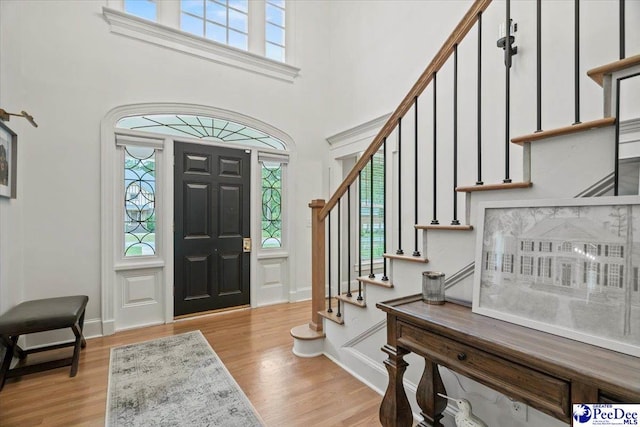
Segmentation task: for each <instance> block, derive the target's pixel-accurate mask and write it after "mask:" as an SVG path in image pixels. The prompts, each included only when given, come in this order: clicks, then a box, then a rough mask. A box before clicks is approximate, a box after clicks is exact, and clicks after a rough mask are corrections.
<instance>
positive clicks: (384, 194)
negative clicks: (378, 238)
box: [382, 137, 389, 282]
mask: <svg viewBox="0 0 640 427" xmlns="http://www.w3.org/2000/svg"><path fill="white" fill-rule="evenodd" d="M382 186H383V190H382V209H383V210H382V226H383V229H384V236H383V239H382V253H386V252H387V138H386V137H385V138H384V140H383V142H382ZM382 263H383V264H382V280H383V281H385V282H386V281H388V280H389V278H388V277H387V258H385V257H384V256H383V257H382Z"/></svg>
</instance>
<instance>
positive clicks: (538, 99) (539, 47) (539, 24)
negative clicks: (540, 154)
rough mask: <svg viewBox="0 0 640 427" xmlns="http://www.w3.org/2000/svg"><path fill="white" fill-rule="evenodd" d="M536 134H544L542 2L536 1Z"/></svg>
mask: <svg viewBox="0 0 640 427" xmlns="http://www.w3.org/2000/svg"><path fill="white" fill-rule="evenodd" d="M536 56H537V64H536V111H537V119H536V132H542V0H536Z"/></svg>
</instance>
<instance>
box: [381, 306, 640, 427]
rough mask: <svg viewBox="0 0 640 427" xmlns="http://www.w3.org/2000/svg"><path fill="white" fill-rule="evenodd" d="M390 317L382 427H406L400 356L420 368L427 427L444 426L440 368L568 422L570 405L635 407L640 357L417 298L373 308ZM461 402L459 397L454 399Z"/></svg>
mask: <svg viewBox="0 0 640 427" xmlns="http://www.w3.org/2000/svg"><path fill="white" fill-rule="evenodd" d="M376 306H377V307H378V308H379V309H381V310H383V311H385V312H386V313H387V344H386V345H385V346H384V347H383V348H382V350H383V351H384V352H385V353H387V354H388V355H389V357H388V358H387V360H386V361H385V366H386V368H387V371H388V372H389V384H388V386H387V391H386V393H385V395H384V399H383V401H382V405H381V407H380V421H381V422H382V425H383V426H385V427H389V426H394V427H395V426H398V427H399V426H411V425H412V423H413V419H412V415H411V407H410V406H409V400H408V399H407V396H406V394H405V391H404V386H403V384H402V377H403V375H404V371H405V370H406V368H407V366H408V364H407V362H405V361H404V359H403V357H404V356H405V355H406V354H408V353H410V352H413V353H416V354H418V355H420V356H422V357H423V358H424V361H425V369H424V373H423V374H422V378H421V379H420V383H419V385H418V390H417V401H418V405H419V406H420V409H421V415H422V416H423V417H424V421H422V422H421V423H420V425H421V426H436V427H437V426H441V424H440V419H441V418H442V412H443V411H444V409H445V408H446V406H447V402H446V400H445V399H443V398H441V397H440V396H438V395H437V393H438V392H440V393H445V394H446V391H445V389H444V385H443V383H442V379H441V378H440V373H439V372H438V365H441V366H445V367H447V368H449V369H451V370H452V371H455V372H458V373H460V374H462V375H464V376H466V377H469V378H472V379H473V380H475V381H478V382H479V383H482V384H484V385H486V386H488V387H490V388H492V389H494V390H496V391H498V392H500V393H503V394H505V395H507V396H509V397H511V398H513V399H516V400H519V401H521V402H524V403H526V404H527V405H529V406H531V407H532V408H536V409H538V410H540V411H542V412H545V413H547V414H549V415H551V416H553V417H555V418H557V419H559V420H561V421H564V422H566V423H570V421H571V409H572V406H571V405H572V403H598V402H602V403H613V402H626V403H640V358H638V357H634V356H630V355H626V354H623V353H618V352H615V351H611V350H607V349H604V348H600V347H596V346H593V345H590V344H585V343H581V342H578V341H574V340H570V339H567V338H563V337H559V336H556V335H552V334H548V333H545V332H540V331H537V330H534V329H530V328H526V327H523V326H518V325H515V324H512V323H508V322H503V321H501V320H496V319H492V318H490V317H486V316H482V315H478V314H474V313H472V312H471V309H470V308H468V307H464V306H462V305H458V304H454V303H450V302H448V303H446V304H444V305H429V304H426V303H424V302H423V301H422V296H421V295H413V296H409V297H405V298H399V299H395V300H391V301H386V302H382V303H378V304H377V305H376ZM456 397H463V396H456Z"/></svg>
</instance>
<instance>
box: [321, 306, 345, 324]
mask: <svg viewBox="0 0 640 427" xmlns="http://www.w3.org/2000/svg"><path fill="white" fill-rule="evenodd" d="M318 314H319V315H320V316H322V317H324V318H325V319H328V320H331V321H332V322H334V323H337V324H338V325H344V314H343V315H342V316H340V317H338V316H337V311H336V309H335V308H334V309H333V312H331V313H328V312H327V311H326V310H325V311H319V312H318Z"/></svg>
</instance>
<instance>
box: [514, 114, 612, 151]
mask: <svg viewBox="0 0 640 427" xmlns="http://www.w3.org/2000/svg"><path fill="white" fill-rule="evenodd" d="M615 123H616V118H615V117H605V118H604V119H598V120H592V121H590V122H584V123H580V124H577V125H571V126H565V127H561V128H556V129H550V130H545V131H542V132H537V133H532V134H529V135H523V136H517V137H515V138H511V142H512V143H514V144H518V145H522V144H524V143H525V142H533V141H540V140H542V139H546V138H552V137H554V136H561V135H568V134H571V133H577V132H582V131H585V130H591V129H597V128H602V127H607V126H613V125H614V124H615Z"/></svg>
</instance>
